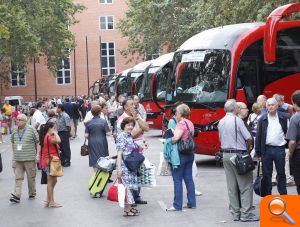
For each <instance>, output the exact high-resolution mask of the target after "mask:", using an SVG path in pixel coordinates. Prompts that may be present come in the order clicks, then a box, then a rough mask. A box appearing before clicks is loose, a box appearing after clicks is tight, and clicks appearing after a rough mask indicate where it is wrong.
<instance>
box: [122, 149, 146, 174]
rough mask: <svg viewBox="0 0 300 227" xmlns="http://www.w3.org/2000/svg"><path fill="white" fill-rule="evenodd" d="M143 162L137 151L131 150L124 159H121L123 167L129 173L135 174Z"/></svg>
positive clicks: (142, 157) (143, 158)
mask: <svg viewBox="0 0 300 227" xmlns="http://www.w3.org/2000/svg"><path fill="white" fill-rule="evenodd" d="M144 160H145V157H144V155H142V154H141V153H139V151H138V149H133V150H132V151H131V153H130V154H129V155H128V156H127V157H126V158H125V159H124V158H123V162H124V164H125V166H126V167H127V169H128V170H129V171H131V172H136V171H137V170H138V169H139V168H140V166H141V165H142V163H143V162H144Z"/></svg>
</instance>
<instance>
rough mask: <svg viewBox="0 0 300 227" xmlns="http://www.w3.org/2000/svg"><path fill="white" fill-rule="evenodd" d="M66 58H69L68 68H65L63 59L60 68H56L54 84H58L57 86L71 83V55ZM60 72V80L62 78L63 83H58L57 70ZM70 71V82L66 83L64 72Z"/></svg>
mask: <svg viewBox="0 0 300 227" xmlns="http://www.w3.org/2000/svg"><path fill="white" fill-rule="evenodd" d="M67 59H69V68H65V67H64V66H65V63H64V61H65V60H66V59H64V60H62V64H63V65H62V66H63V67H62V68H60V69H59V70H56V85H59V86H63V85H71V84H72V74H71V57H68V58H67ZM59 71H60V72H62V77H61V78H62V80H63V83H58V72H59ZM67 71H68V72H70V82H69V83H66V74H65V73H66V72H67Z"/></svg>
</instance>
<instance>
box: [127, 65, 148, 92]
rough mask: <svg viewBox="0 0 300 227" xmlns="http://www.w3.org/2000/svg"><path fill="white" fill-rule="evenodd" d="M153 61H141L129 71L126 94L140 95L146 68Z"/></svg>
mask: <svg viewBox="0 0 300 227" xmlns="http://www.w3.org/2000/svg"><path fill="white" fill-rule="evenodd" d="M151 62H152V60H150V61H144V62H141V63H139V64H137V65H135V66H134V67H133V68H132V69H131V70H130V72H128V74H127V78H126V84H125V87H126V88H125V94H126V96H132V95H138V93H139V92H140V90H141V86H142V81H143V77H144V74H145V70H146V69H147V67H149V65H150V64H151Z"/></svg>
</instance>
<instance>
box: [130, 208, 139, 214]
mask: <svg viewBox="0 0 300 227" xmlns="http://www.w3.org/2000/svg"><path fill="white" fill-rule="evenodd" d="M130 212H132V213H135V214H139V213H141V212H140V211H139V210H137V209H135V208H133V207H132V208H131V209H130Z"/></svg>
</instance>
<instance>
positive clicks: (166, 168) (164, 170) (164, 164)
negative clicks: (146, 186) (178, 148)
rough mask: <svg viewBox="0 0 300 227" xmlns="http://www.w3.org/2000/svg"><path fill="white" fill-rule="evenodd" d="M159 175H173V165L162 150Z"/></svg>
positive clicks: (158, 169)
mask: <svg viewBox="0 0 300 227" xmlns="http://www.w3.org/2000/svg"><path fill="white" fill-rule="evenodd" d="M157 175H159V176H171V175H172V171H171V165H170V164H169V162H168V161H167V160H166V159H165V158H164V154H163V152H160V160H159V165H158V168H157Z"/></svg>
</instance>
